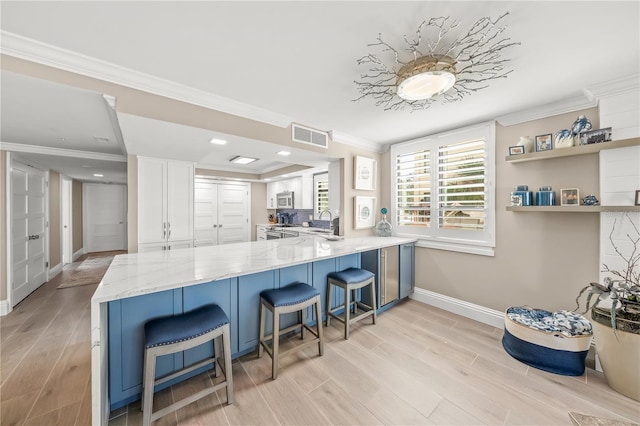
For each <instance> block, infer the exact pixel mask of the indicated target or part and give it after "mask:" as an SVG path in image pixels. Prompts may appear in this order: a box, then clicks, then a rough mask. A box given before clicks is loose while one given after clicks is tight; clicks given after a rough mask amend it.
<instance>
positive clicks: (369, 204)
mask: <svg viewBox="0 0 640 426" xmlns="http://www.w3.org/2000/svg"><path fill="white" fill-rule="evenodd" d="M375 211H376V197H362V196H359V195H358V196H355V197H353V227H354V229H365V228H373V226H374V225H375Z"/></svg>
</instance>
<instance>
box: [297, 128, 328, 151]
mask: <svg viewBox="0 0 640 426" xmlns="http://www.w3.org/2000/svg"><path fill="white" fill-rule="evenodd" d="M291 129H292V133H293V134H292V139H293V140H294V142H300V143H306V144H309V145H314V146H320V147H322V148H327V147H328V146H329V134H328V133H325V132H319V131H317V130H313V129H309V128H307V127H302V126H298V125H297V124H293V125H292V126H291Z"/></svg>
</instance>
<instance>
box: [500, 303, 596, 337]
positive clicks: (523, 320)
mask: <svg viewBox="0 0 640 426" xmlns="http://www.w3.org/2000/svg"><path fill="white" fill-rule="evenodd" d="M507 317H509V319H510V320H512V321H514V322H517V323H519V324H522V325H526V326H527V327H529V328H533V329H534V330H541V331H547V332H550V333H560V334H562V335H564V336H567V337H572V336H584V335H590V334H592V331H591V323H590V322H589V320H588V319H586V318H585V317H583V316H582V315H578V314H576V313H575V312H571V311H557V312H549V311H545V310H543V309H533V308H530V307H528V306H516V307H511V308H509V309H507Z"/></svg>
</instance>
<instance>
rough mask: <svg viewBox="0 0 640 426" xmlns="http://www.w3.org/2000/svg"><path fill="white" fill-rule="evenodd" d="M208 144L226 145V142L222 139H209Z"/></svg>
mask: <svg viewBox="0 0 640 426" xmlns="http://www.w3.org/2000/svg"><path fill="white" fill-rule="evenodd" d="M209 142H210V143H212V144H214V145H226V143H227V141H225V140H224V139H216V138H213V139H211V140H210V141H209Z"/></svg>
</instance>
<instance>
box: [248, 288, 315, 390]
mask: <svg viewBox="0 0 640 426" xmlns="http://www.w3.org/2000/svg"><path fill="white" fill-rule="evenodd" d="M320 304H321V301H320V292H319V291H318V290H317V289H315V288H313V287H311V286H310V285H308V284H304V283H295V284H290V285H288V286H286V287H282V288H278V289H273V290H263V291H262V292H261V293H260V343H259V345H258V358H260V357H262V354H263V351H267V353H268V354H269V356H270V357H271V377H272V378H273V380H275V379H276V378H277V377H278V362H279V360H280V358H281V357H284V356H286V355H288V354H289V353H291V352H295V351H299V350H300V349H304V348H306V347H307V346H309V345H313V344H315V343H318V352H319V353H320V356H322V355H323V354H324V337H323V335H322V310H321V307H320ZM312 305H315V308H316V318H317V321H316V331H314V330H313V329H312V328H311V327H309V326H308V325H307V324H306V320H307V318H306V317H307V309H306V308H307V307H309V306H312ZM265 309H268V310H269V311H271V313H272V314H273V324H272V326H273V332H272V333H271V334H270V335H267V336H265V322H266V310H265ZM289 312H297V313H298V322H297V323H296V324H294V325H292V326H290V327H287V328H285V329H282V330H280V315H282V314H286V313H289ZM298 328H299V329H300V338H301V339H304V329H305V328H306V329H307V330H309V331H310V332H311V334H313V335H314V336H316V337H315V338H314V339H312V340H309V341H308V342H305V343H302V344H299V345H296V346H295V347H293V348H291V349H288V350H286V351H284V352H279V343H280V342H279V341H280V336H281V335H282V334H284V333H288V332H290V331H293V330H296V329H298ZM268 340H272V343H271V347H269V345H268V344H267V341H268Z"/></svg>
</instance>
